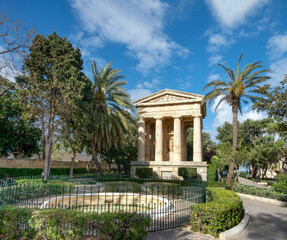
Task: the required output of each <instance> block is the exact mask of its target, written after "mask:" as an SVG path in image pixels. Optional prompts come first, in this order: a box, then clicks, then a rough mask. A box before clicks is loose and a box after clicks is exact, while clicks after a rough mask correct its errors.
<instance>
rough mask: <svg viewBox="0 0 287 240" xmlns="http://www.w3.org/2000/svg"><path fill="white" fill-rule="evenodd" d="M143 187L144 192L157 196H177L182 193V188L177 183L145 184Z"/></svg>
mask: <svg viewBox="0 0 287 240" xmlns="http://www.w3.org/2000/svg"><path fill="white" fill-rule="evenodd" d="M144 186H145V187H146V189H145V190H144V191H145V192H148V193H149V194H153V195H157V194H164V195H165V194H171V195H178V194H180V193H181V191H182V188H181V186H180V184H178V183H164V182H148V183H145V184H144Z"/></svg>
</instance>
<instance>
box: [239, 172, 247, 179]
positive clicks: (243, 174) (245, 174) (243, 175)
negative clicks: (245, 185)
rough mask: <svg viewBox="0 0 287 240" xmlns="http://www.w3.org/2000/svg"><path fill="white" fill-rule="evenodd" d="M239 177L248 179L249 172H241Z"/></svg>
mask: <svg viewBox="0 0 287 240" xmlns="http://www.w3.org/2000/svg"><path fill="white" fill-rule="evenodd" d="M239 177H243V178H246V177H247V172H240V173H239Z"/></svg>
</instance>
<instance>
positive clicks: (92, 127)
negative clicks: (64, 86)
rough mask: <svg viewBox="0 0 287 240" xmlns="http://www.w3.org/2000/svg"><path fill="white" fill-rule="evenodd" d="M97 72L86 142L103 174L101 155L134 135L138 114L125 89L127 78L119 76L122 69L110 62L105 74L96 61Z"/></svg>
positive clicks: (87, 121)
mask: <svg viewBox="0 0 287 240" xmlns="http://www.w3.org/2000/svg"><path fill="white" fill-rule="evenodd" d="M91 65H92V71H93V80H94V82H93V85H92V90H93V97H92V99H91V101H90V104H89V105H88V106H87V109H85V112H87V114H86V115H85V116H84V117H83V127H84V128H85V133H86V139H87V140H88V142H89V145H90V149H91V153H92V161H91V162H90V164H89V168H91V167H92V166H93V165H94V164H95V165H96V166H97V169H98V171H99V172H100V174H102V175H103V171H102V168H101V165H100V163H99V159H98V158H99V154H98V153H101V152H102V151H108V150H109V149H110V148H111V147H112V146H114V147H118V145H119V144H120V143H121V142H124V140H125V138H126V136H127V135H131V134H132V131H131V128H130V125H131V124H136V121H135V118H134V117H133V116H132V115H131V112H132V113H135V108H134V106H133V104H132V101H131V99H130V96H129V95H128V93H127V92H126V90H125V89H124V88H123V87H122V86H123V85H125V84H127V82H125V81H123V80H121V79H123V78H124V76H122V75H119V73H120V72H121V70H118V69H113V68H112V67H111V65H112V63H108V64H107V65H106V66H105V67H104V68H103V69H102V71H101V70H100V68H99V67H97V65H96V63H95V61H94V62H93V63H92V64H91Z"/></svg>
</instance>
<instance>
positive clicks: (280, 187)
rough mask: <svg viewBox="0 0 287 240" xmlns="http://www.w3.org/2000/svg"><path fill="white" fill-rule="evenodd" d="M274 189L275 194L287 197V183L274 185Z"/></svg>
mask: <svg viewBox="0 0 287 240" xmlns="http://www.w3.org/2000/svg"><path fill="white" fill-rule="evenodd" d="M272 188H273V190H274V191H275V192H278V193H283V194H285V195H286V196H287V183H285V182H278V183H273V184H272Z"/></svg>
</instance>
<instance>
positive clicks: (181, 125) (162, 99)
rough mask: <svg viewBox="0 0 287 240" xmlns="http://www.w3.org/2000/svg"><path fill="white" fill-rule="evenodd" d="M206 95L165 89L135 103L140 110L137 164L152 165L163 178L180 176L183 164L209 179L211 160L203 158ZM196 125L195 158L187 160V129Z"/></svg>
mask: <svg viewBox="0 0 287 240" xmlns="http://www.w3.org/2000/svg"><path fill="white" fill-rule="evenodd" d="M203 97H204V96H203V95H198V94H192V93H186V92H181V91H176V90H170V89H165V90H162V91H159V92H157V93H154V94H152V95H149V96H146V97H144V98H141V99H139V100H136V101H135V102H134V104H135V106H136V108H137V109H138V121H139V128H138V135H139V139H138V160H137V161H133V162H131V175H132V176H134V175H135V171H136V168H137V167H149V168H152V169H153V172H154V174H157V175H158V176H160V177H163V178H169V177H178V168H179V167H194V168H197V174H198V175H200V176H201V178H202V180H207V163H206V162H203V161H202V119H204V118H205V116H206V104H202V100H203ZM188 128H193V129H194V131H193V133H194V136H193V161H187V147H186V131H187V129H188Z"/></svg>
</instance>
